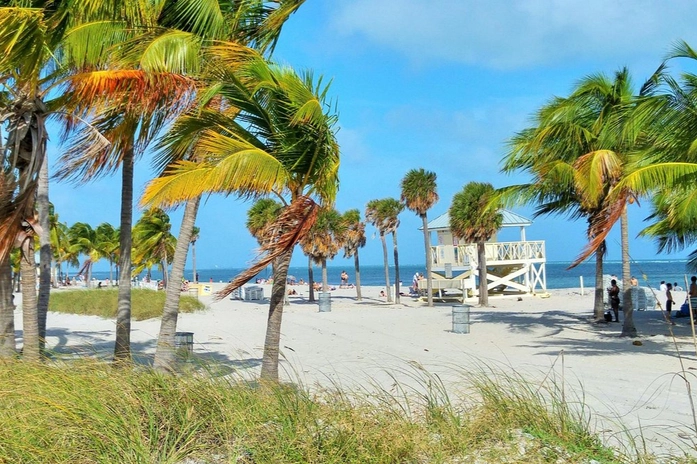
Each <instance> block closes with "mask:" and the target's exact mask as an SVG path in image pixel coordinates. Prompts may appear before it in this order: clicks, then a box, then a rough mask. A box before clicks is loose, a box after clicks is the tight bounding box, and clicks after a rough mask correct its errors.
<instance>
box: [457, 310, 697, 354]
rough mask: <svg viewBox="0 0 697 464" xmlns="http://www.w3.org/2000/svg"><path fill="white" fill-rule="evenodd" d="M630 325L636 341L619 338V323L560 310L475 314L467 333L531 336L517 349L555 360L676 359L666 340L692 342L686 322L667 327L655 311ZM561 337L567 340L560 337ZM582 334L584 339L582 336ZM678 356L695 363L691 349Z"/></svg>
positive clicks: (637, 314) (637, 316) (642, 313)
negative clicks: (493, 329) (488, 327)
mask: <svg viewBox="0 0 697 464" xmlns="http://www.w3.org/2000/svg"><path fill="white" fill-rule="evenodd" d="M634 323H635V326H636V328H637V331H638V332H639V336H638V337H637V338H631V337H622V336H621V332H622V324H621V323H604V322H601V323H596V322H594V320H593V317H592V316H591V315H590V314H589V315H578V314H569V313H567V312H565V311H561V310H554V311H538V312H533V313H530V312H528V313H520V312H509V311H496V310H492V311H485V312H484V311H481V310H477V311H473V312H472V314H471V331H475V330H476V326H477V325H478V324H498V325H505V326H506V330H507V331H508V332H511V333H519V334H530V335H534V337H533V338H530V339H528V340H529V341H528V342H527V343H525V344H521V345H518V346H520V347H531V348H535V349H536V356H540V355H543V356H550V355H552V356H556V355H557V354H558V353H559V351H560V350H562V349H564V350H569V351H573V353H574V355H578V356H609V355H613V354H616V353H617V352H618V351H628V352H629V351H640V352H641V353H646V354H662V355H667V356H676V357H677V356H678V353H677V352H676V350H675V345H674V344H673V343H668V342H667V340H670V339H672V337H673V336H674V337H675V340H676V341H677V342H678V343H682V344H684V343H688V342H691V341H692V332H691V327H690V321H689V318H685V323H682V322H676V325H670V324H669V323H668V322H667V321H666V320H665V319H664V317H663V315H662V313H661V312H659V311H635V312H634ZM564 333H568V334H569V335H570V336H566V337H564V336H563V334H564ZM584 333H586V334H587V336H583V335H584ZM535 334H537V335H535ZM559 335H562V337H559ZM579 335H580V336H579ZM555 336H556V337H555ZM553 337H555V338H553ZM680 355H681V356H682V357H683V358H686V359H693V358H694V359H697V358H695V356H694V349H693V350H692V352H691V354H690V350H689V349H685V348H681V350H680Z"/></svg>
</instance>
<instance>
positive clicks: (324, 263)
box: [322, 258, 329, 292]
mask: <svg viewBox="0 0 697 464" xmlns="http://www.w3.org/2000/svg"><path fill="white" fill-rule="evenodd" d="M322 291H323V292H328V291H329V276H328V275H327V258H322Z"/></svg>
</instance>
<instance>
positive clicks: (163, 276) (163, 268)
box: [160, 246, 189, 288]
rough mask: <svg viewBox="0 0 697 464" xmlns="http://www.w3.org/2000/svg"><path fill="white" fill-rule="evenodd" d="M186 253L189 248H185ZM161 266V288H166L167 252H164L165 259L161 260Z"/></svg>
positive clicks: (167, 280)
mask: <svg viewBox="0 0 697 464" xmlns="http://www.w3.org/2000/svg"><path fill="white" fill-rule="evenodd" d="M186 249H187V252H188V250H189V247H188V246H187V247H186ZM160 265H161V266H162V288H167V284H169V272H168V266H167V252H165V259H163V260H162V262H161V263H160Z"/></svg>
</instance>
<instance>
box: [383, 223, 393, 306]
mask: <svg viewBox="0 0 697 464" xmlns="http://www.w3.org/2000/svg"><path fill="white" fill-rule="evenodd" d="M380 241H381V242H382V260H383V263H384V264H385V293H386V294H387V302H388V303H392V293H391V292H390V268H389V263H388V262H387V241H386V240H385V234H383V233H381V234H380Z"/></svg>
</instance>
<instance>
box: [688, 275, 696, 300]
mask: <svg viewBox="0 0 697 464" xmlns="http://www.w3.org/2000/svg"><path fill="white" fill-rule="evenodd" d="M690 282H691V283H690V290H689V292H688V293H689V295H690V298H692V297H697V276H692V277H690Z"/></svg>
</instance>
